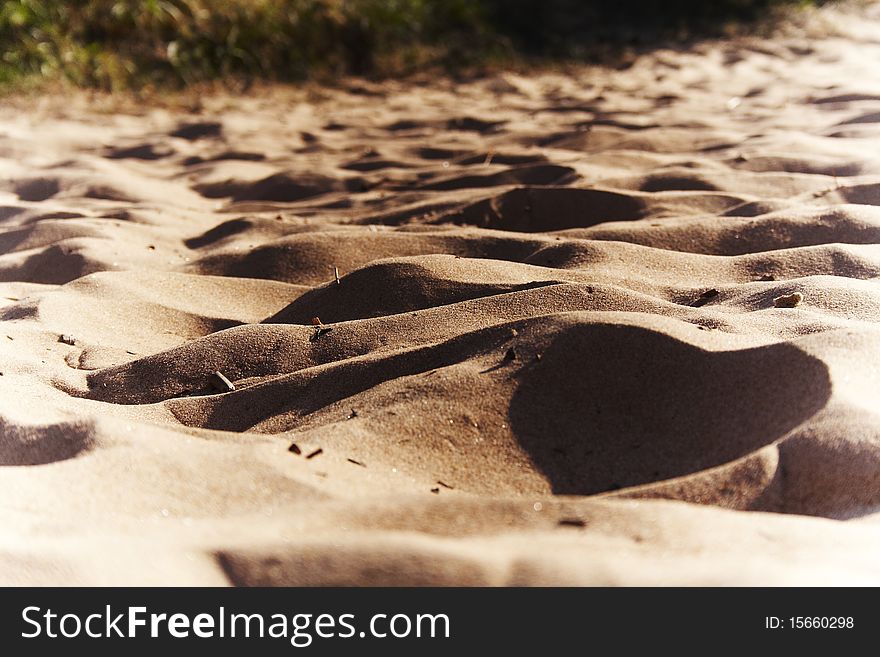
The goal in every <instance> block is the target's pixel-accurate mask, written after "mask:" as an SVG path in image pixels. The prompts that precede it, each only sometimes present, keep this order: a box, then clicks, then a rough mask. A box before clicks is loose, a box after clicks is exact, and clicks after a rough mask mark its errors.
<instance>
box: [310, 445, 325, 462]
mask: <svg viewBox="0 0 880 657" xmlns="http://www.w3.org/2000/svg"><path fill="white" fill-rule="evenodd" d="M323 453H324V450H323V448H321V447H319V448H318V449H316V450H315V451H314V452H312V453H311V454H307V455H306V459H313V458H315V457H316V456H320V455H321V454H323Z"/></svg>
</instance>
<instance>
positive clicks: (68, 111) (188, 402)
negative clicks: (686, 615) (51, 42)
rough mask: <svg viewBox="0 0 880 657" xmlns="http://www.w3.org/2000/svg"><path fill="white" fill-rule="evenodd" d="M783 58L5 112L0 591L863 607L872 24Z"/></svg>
mask: <svg viewBox="0 0 880 657" xmlns="http://www.w3.org/2000/svg"><path fill="white" fill-rule="evenodd" d="M817 20H819V19H817ZM821 20H824V21H827V22H829V24H833V27H834V29H835V32H834V36H827V37H824V38H818V37H817V36H816V35H815V34H814V33H812V32H811V33H809V34H806V35H803V34H799V33H795V32H792V33H791V34H790V35H789V36H781V37H779V38H776V39H773V40H767V39H757V38H754V39H744V40H741V41H737V42H724V43H718V42H714V43H709V44H703V45H699V46H696V47H694V48H691V49H688V50H682V51H677V50H671V49H668V50H661V51H658V52H654V53H652V54H650V55H646V56H644V57H642V58H640V59H638V60H637V61H636V62H635V64H634V65H632V66H631V67H629V68H626V69H622V70H612V69H602V68H584V69H579V70H576V71H568V72H564V73H563V72H546V71H545V72H541V73H534V74H529V75H524V74H503V75H495V76H493V77H491V78H484V79H480V80H478V81H472V82H464V83H458V84H455V83H452V82H449V81H443V80H436V81H430V82H428V83H423V84H419V83H417V82H409V83H398V82H392V83H385V84H382V85H377V84H372V83H367V82H360V81H356V82H351V83H346V84H343V85H342V86H341V87H340V88H338V89H330V90H323V91H321V92H320V94H318V95H316V94H315V93H312V94H311V95H307V94H305V93H304V92H299V91H293V90H283V89H260V90H257V91H251V92H249V93H247V94H245V95H243V96H242V97H232V96H226V97H221V96H210V97H206V98H204V99H202V100H201V101H200V102H199V103H198V106H193V107H192V108H185V109H180V108H174V109H169V107H168V106H166V107H164V108H163V107H152V108H151V107H144V108H140V109H135V110H126V111H116V112H108V111H106V110H105V109H102V108H100V107H97V106H96V105H95V101H93V100H92V101H90V100H86V99H84V98H81V97H76V96H73V97H71V98H66V99H60V98H49V97H46V98H41V99H36V100H33V101H19V102H9V103H6V104H5V106H4V107H2V108H0V320H2V321H0V490H2V491H3V492H2V498H0V583H3V584H113V585H133V584H204V585H215V584H226V583H229V584H243V585H252V584H273V585H326V584H354V585H372V584H391V585H536V584H571V585H588V584H598V585H616V584H627V585H635V584H649V585H655V584H656V585H669V584H675V585H679V584H724V585H736V584H770V585H777V584H845V585H856V584H873V585H877V584H880V560H878V559H877V555H878V553H880V552H878V551H880V523H878V522H877V520H878V519H880V396H878V390H880V323H878V322H880V281H878V276H880V21H876V20H869V19H867V18H865V17H863V16H856V17H854V16H851V15H845V14H831V13H829V14H824V15H823V17H821ZM334 268H335V269H334ZM337 274H338V279H337ZM216 372H219V373H221V374H222V377H220V376H218V375H216V374H215V373H216ZM229 384H231V386H230V385H229ZM229 387H234V390H228V388H229Z"/></svg>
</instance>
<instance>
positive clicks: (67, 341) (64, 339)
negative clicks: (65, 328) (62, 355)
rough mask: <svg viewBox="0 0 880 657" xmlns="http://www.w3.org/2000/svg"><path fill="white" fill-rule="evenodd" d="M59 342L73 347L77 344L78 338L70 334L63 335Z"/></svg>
mask: <svg viewBox="0 0 880 657" xmlns="http://www.w3.org/2000/svg"><path fill="white" fill-rule="evenodd" d="M58 342H63V343H64V344H69V345H70V346H73V345H75V344H76V338H75V337H73V336H72V335H70V334H69V333H62V334H61V336H60V337H59V338H58Z"/></svg>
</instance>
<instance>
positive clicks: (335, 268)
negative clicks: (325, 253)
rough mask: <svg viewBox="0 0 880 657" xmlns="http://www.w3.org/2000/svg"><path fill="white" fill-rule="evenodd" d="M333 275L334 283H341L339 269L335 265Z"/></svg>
mask: <svg viewBox="0 0 880 657" xmlns="http://www.w3.org/2000/svg"><path fill="white" fill-rule="evenodd" d="M333 275H334V276H336V284H337V285H342V283H341V282H340V280H339V269H338V268H337V267H333Z"/></svg>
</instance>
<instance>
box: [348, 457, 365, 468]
mask: <svg viewBox="0 0 880 657" xmlns="http://www.w3.org/2000/svg"><path fill="white" fill-rule="evenodd" d="M345 460H346V461H348V462H349V463H354V464H355V465H359V466H361V467H362V468H366V467H367V464H366V463H361V462H360V461H356V460H355V459H345Z"/></svg>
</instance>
